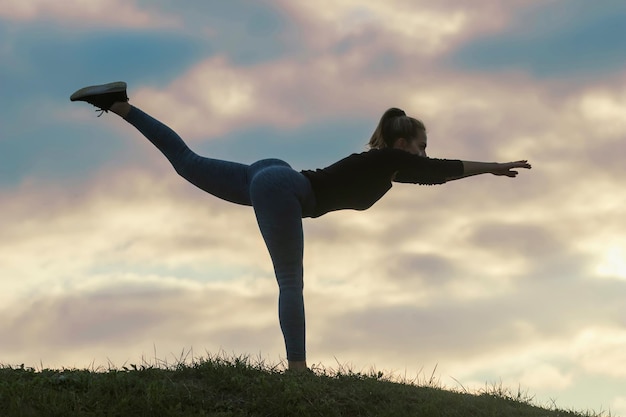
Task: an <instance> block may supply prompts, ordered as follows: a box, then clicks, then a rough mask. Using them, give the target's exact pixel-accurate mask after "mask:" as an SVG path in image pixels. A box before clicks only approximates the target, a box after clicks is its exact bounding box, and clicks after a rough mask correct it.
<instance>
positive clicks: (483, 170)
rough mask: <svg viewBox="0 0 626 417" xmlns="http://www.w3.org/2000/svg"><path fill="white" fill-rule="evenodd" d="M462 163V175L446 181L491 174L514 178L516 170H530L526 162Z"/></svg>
mask: <svg viewBox="0 0 626 417" xmlns="http://www.w3.org/2000/svg"><path fill="white" fill-rule="evenodd" d="M462 162H463V174H462V175H459V176H458V177H450V178H448V179H447V180H448V181H453V180H459V179H461V178H467V177H472V176H474V175H481V174H493V175H502V176H506V177H511V178H514V177H516V176H517V174H518V172H517V171H515V169H516V168H526V169H530V168H531V165H530V164H529V163H528V161H526V160H522V161H515V162H504V163H499V162H473V161H462Z"/></svg>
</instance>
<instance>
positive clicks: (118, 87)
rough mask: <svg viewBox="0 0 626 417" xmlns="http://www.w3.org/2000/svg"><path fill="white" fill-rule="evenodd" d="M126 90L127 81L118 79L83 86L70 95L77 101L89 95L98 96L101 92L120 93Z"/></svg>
mask: <svg viewBox="0 0 626 417" xmlns="http://www.w3.org/2000/svg"><path fill="white" fill-rule="evenodd" d="M125 90H126V83H125V82H124V81H116V82H113V83H108V84H101V85H91V86H89V87H84V88H81V89H80V90H78V91H76V92H75V93H74V94H72V95H71V96H70V100H71V101H77V100H80V99H82V98H85V97H89V96H97V95H99V94H107V93H120V92H122V91H125Z"/></svg>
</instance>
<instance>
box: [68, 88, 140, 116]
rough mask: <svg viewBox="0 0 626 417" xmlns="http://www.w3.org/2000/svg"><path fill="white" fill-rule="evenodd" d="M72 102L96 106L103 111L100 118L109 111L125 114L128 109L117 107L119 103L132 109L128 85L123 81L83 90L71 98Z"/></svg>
mask: <svg viewBox="0 0 626 417" xmlns="http://www.w3.org/2000/svg"><path fill="white" fill-rule="evenodd" d="M70 100H71V101H85V102H87V103H89V104H91V105H93V106H96V107H97V108H99V109H100V110H101V113H100V115H99V116H98V117H100V116H102V113H104V112H108V111H109V110H111V111H113V112H114V113H117V114H120V113H119V112H118V111H120V112H123V111H124V110H125V108H126V107H125V106H122V107H120V106H117V103H120V104H126V106H128V107H130V106H129V105H128V95H127V94H126V83H125V82H123V81H117V82H113V83H108V84H100V85H92V86H89V87H85V88H81V89H80V90H78V91H76V92H75V93H74V94H72V95H71V96H70ZM114 104H116V106H115V107H114V108H113V109H112V108H111V107H113V105H114ZM120 116H121V114H120Z"/></svg>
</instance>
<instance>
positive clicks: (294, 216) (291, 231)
mask: <svg viewBox="0 0 626 417" xmlns="http://www.w3.org/2000/svg"><path fill="white" fill-rule="evenodd" d="M70 100H71V101H85V102H88V103H90V104H92V105H94V106H96V107H98V108H99V109H100V110H101V113H100V116H101V115H102V113H103V112H108V111H111V112H113V113H115V114H117V115H119V116H121V117H122V118H124V119H125V120H126V121H127V122H128V123H130V124H131V125H133V126H134V127H135V128H137V129H138V130H139V131H140V132H141V133H142V134H143V135H144V136H145V137H146V138H147V139H148V140H149V141H150V142H152V143H153V144H154V145H155V146H156V147H157V148H158V149H159V150H160V151H161V152H162V153H163V154H164V155H165V157H166V158H167V159H168V160H169V161H170V162H171V164H172V165H173V166H174V169H175V170H176V172H178V173H179V174H180V175H181V176H182V177H183V178H185V179H186V180H188V181H189V182H191V183H192V184H194V185H196V186H197V187H199V188H201V189H202V190H204V191H206V192H208V193H210V194H212V195H214V196H216V197H218V198H221V199H224V200H227V201H231V202H233V203H237V204H243V205H247V206H252V207H253V208H254V212H255V214H256V218H257V222H258V225H259V229H260V230H261V234H262V235H263V239H264V240H265V244H266V245H267V248H268V250H269V253H270V256H271V258H272V262H273V265H274V271H275V274H276V279H277V281H278V286H279V290H280V293H279V299H278V300H279V301H278V306H279V308H278V314H279V320H280V326H281V329H282V332H283V336H284V339H285V346H286V350H287V360H288V366H289V369H292V370H303V369H307V365H306V352H305V320H304V299H303V294H302V291H303V268H302V257H303V248H304V242H303V240H304V239H303V232H302V218H305V217H319V216H321V215H323V214H326V213H328V212H330V211H334V210H341V209H355V210H365V209H367V208H369V207H371V206H372V205H373V204H374V203H375V202H376V201H378V200H379V199H380V198H381V197H382V196H383V195H384V194H385V193H386V192H387V191H389V189H390V188H391V186H392V181H395V182H408V183H416V184H443V183H445V182H446V181H450V180H454V179H459V178H465V177H468V176H472V175H478V174H487V173H490V174H494V175H503V176H508V177H515V176H516V175H517V172H516V171H514V169H516V168H530V165H529V164H528V162H527V161H516V162H507V163H485V162H469V161H459V160H445V159H431V158H428V157H427V156H426V142H427V138H426V128H425V127H424V125H423V124H422V122H420V121H419V120H417V119H414V118H412V117H408V116H407V115H406V114H405V113H404V111H402V110H400V109H396V108H391V109H389V110H387V111H386V112H385V113H384V114H383V116H382V118H381V119H380V122H379V123H378V126H377V128H376V130H375V131H374V133H373V135H372V137H371V139H370V142H369V146H370V150H369V151H367V152H363V153H360V154H352V155H350V156H348V157H347V158H344V159H342V160H340V161H339V162H336V163H335V164H333V165H331V166H329V167H327V168H324V169H318V170H316V171H302V172H297V171H295V170H293V169H292V168H291V167H290V166H289V164H287V163H286V162H284V161H281V160H278V159H264V160H261V161H258V162H255V163H253V164H252V165H244V164H240V163H236V162H227V161H222V160H217V159H211V158H205V157H202V156H199V155H197V154H195V153H194V152H192V151H191V150H190V149H189V148H188V147H187V145H186V144H185V143H184V142H183V140H182V139H181V138H180V137H179V136H178V135H177V134H176V133H175V132H174V131H172V130H171V129H170V128H168V127H167V126H165V125H164V124H162V123H161V122H159V121H157V120H155V119H153V118H152V117H150V116H148V115H147V114H145V113H144V112H142V111H141V110H139V109H138V108H136V107H134V106H131V105H130V104H129V103H128V96H127V94H126V83H124V82H114V83H109V84H103V85H96V86H90V87H85V88H82V89H80V90H78V91H76V92H75V93H74V94H72V96H71V97H70Z"/></svg>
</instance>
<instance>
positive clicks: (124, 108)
mask: <svg viewBox="0 0 626 417" xmlns="http://www.w3.org/2000/svg"><path fill="white" fill-rule="evenodd" d="M109 110H110V111H112V112H113V113H115V114H117V115H118V116H120V117H122V118H124V119H125V118H126V116H128V113H129V112H130V104H129V103H128V102H127V101H116V102H115V103H113V104H112V105H111V107H110V108H109Z"/></svg>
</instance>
